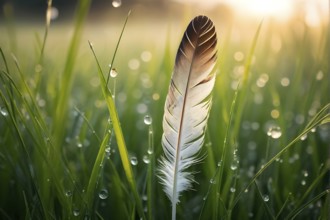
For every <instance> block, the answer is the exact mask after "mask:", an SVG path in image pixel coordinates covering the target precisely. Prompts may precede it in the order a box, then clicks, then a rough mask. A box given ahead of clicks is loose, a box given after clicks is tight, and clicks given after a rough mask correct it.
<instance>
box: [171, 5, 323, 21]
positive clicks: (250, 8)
mask: <svg viewBox="0 0 330 220" xmlns="http://www.w3.org/2000/svg"><path fill="white" fill-rule="evenodd" d="M173 1H176V2H180V3H183V4H189V5H192V6H196V7H198V8H207V9H214V8H215V7H216V6H219V5H226V6H229V7H230V8H231V9H232V10H233V11H234V12H236V14H237V15H238V16H240V17H245V18H257V19H259V20H260V19H263V18H274V19H276V20H280V21H286V20H288V19H290V18H292V17H293V16H294V15H295V14H296V13H299V14H304V16H305V20H306V23H307V24H308V25H310V26H317V25H319V24H320V23H321V21H322V20H324V19H328V18H329V1H327V0H207V1H200V0H173Z"/></svg>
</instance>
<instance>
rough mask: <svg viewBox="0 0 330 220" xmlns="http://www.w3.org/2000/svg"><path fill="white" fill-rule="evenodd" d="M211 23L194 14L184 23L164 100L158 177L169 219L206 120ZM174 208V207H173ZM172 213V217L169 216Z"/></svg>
mask: <svg viewBox="0 0 330 220" xmlns="http://www.w3.org/2000/svg"><path fill="white" fill-rule="evenodd" d="M216 46H217V36H216V32H215V27H214V25H213V22H212V21H211V20H210V19H209V18H208V17H206V16H197V17H195V18H194V19H193V20H192V21H191V22H190V23H189V25H188V27H187V29H186V31H185V33H184V35H183V38H182V41H181V44H180V46H179V49H178V51H177V54H176V59H175V66H174V70H173V74H172V78H171V82H170V86H169V91H168V94H167V97H166V101H165V108H164V118H163V136H162V147H163V151H164V156H162V157H161V159H160V168H159V177H160V181H161V183H162V184H163V186H164V191H165V193H166V194H167V196H168V197H169V199H170V200H171V202H172V219H175V212H176V210H175V207H176V204H177V203H178V202H179V195H180V193H181V192H182V191H185V190H188V189H190V188H191V187H192V182H193V181H194V180H193V175H192V173H191V172H189V171H187V168H189V167H190V166H192V165H193V164H196V163H197V162H199V161H200V157H198V153H199V151H200V149H201V147H202V145H203V143H204V134H205V128H206V123H207V119H208V115H209V110H210V107H211V102H212V97H211V92H212V90H213V86H214V82H215V74H214V73H212V70H213V67H214V65H215V62H216V59H217V51H216ZM173 209H174V210H173ZM173 215H174V216H173Z"/></svg>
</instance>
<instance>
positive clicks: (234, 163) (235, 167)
mask: <svg viewBox="0 0 330 220" xmlns="http://www.w3.org/2000/svg"><path fill="white" fill-rule="evenodd" d="M237 168H238V162H236V161H233V162H232V164H231V165H230V169H231V170H237Z"/></svg>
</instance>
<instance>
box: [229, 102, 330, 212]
mask: <svg viewBox="0 0 330 220" xmlns="http://www.w3.org/2000/svg"><path fill="white" fill-rule="evenodd" d="M329 109H330V103H328V104H327V105H325V106H324V107H323V108H322V109H321V110H320V111H319V112H318V113H317V114H316V115H315V116H314V117H313V118H312V119H311V121H310V122H309V123H308V125H307V126H306V128H305V129H304V130H303V131H302V132H301V133H300V134H299V135H298V136H297V137H296V138H294V139H293V140H292V141H291V142H290V143H289V144H288V145H286V146H285V147H284V148H283V149H282V150H281V151H279V152H278V153H277V154H276V155H275V156H274V157H272V158H271V159H270V160H269V161H268V162H267V163H265V164H264V166H263V167H262V168H261V169H260V170H259V171H258V172H257V173H256V174H255V175H254V177H253V178H252V180H251V181H250V183H249V184H247V185H246V187H244V188H243V190H241V191H240V192H239V193H238V194H237V197H236V199H235V200H234V202H233V204H232V206H231V207H230V209H231V210H232V209H233V208H234V207H235V206H236V204H237V203H238V201H239V199H240V197H241V195H242V194H243V192H244V191H245V190H247V189H248V188H249V187H250V186H251V185H252V184H253V182H254V181H255V180H256V179H257V178H258V177H259V176H260V175H261V174H262V173H263V172H264V171H265V170H266V169H267V168H268V167H269V166H270V165H271V164H272V163H273V162H274V161H275V160H276V159H277V158H279V157H280V156H281V155H282V154H283V153H284V152H286V151H287V150H288V149H289V148H291V147H292V146H294V144H295V143H296V142H298V141H300V140H301V137H302V136H304V135H306V134H307V133H309V132H310V131H311V130H312V129H313V128H315V127H317V126H319V125H322V124H324V121H327V120H328V119H329V118H330V114H328V113H327V111H328V110H329Z"/></svg>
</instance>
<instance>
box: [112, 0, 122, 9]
mask: <svg viewBox="0 0 330 220" xmlns="http://www.w3.org/2000/svg"><path fill="white" fill-rule="evenodd" d="M112 6H113V7H114V8H119V7H120V6H121V0H113V1H112Z"/></svg>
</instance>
